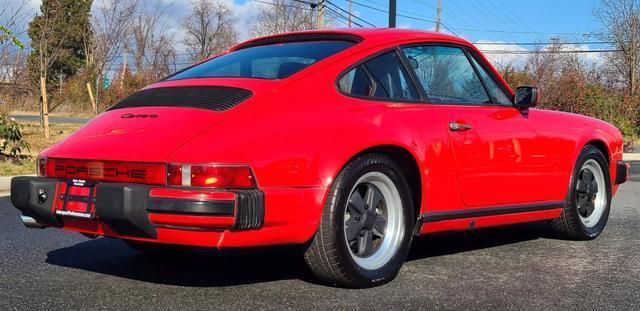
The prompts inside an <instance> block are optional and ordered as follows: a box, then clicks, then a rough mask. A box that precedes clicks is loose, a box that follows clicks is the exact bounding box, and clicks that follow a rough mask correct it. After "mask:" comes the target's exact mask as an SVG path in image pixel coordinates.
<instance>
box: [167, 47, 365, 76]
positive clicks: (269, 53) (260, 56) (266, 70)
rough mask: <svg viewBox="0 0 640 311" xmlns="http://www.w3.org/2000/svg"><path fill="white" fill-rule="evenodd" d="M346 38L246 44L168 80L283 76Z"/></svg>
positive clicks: (332, 49)
mask: <svg viewBox="0 0 640 311" xmlns="http://www.w3.org/2000/svg"><path fill="white" fill-rule="evenodd" d="M352 45H354V43H353V42H347V41H306V42H290V43H282V44H272V45H262V46H254V47H248V48H245V49H241V50H238V51H234V52H231V53H229V54H225V55H222V56H219V57H216V58H214V59H211V60H209V61H206V62H204V63H202V64H199V65H196V66H194V67H191V68H188V69H186V70H184V71H182V72H179V73H177V74H175V75H173V76H171V77H169V79H167V80H180V79H190V78H216V77H240V78H261V79H284V78H286V77H288V76H290V75H292V74H294V73H296V72H298V71H300V70H302V69H304V68H306V67H308V66H310V65H312V64H313V63H315V62H317V61H320V60H322V59H324V58H327V57H329V56H331V55H333V54H336V53H338V52H340V51H342V50H344V49H346V48H348V47H350V46H352Z"/></svg>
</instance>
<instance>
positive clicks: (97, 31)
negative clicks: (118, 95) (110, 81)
mask: <svg viewBox="0 0 640 311" xmlns="http://www.w3.org/2000/svg"><path fill="white" fill-rule="evenodd" d="M138 5H139V1H138V0H102V1H99V2H98V3H97V4H96V6H95V7H94V10H93V16H92V17H93V20H92V29H93V39H90V37H87V40H85V42H86V43H85V45H86V47H87V49H86V50H87V67H88V68H91V69H92V70H93V72H94V74H95V75H96V76H97V78H96V95H95V97H96V102H97V103H98V105H99V103H100V100H99V99H100V88H101V84H102V82H103V78H104V74H105V73H106V72H107V71H108V70H109V69H110V68H109V67H110V65H112V64H113V62H114V61H115V60H116V59H118V58H119V57H120V56H122V53H123V52H124V50H125V47H126V44H127V39H128V38H129V35H130V34H131V31H132V25H133V22H132V21H133V18H134V16H135V13H136V12H137V10H138Z"/></svg>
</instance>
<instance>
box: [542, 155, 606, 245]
mask: <svg viewBox="0 0 640 311" xmlns="http://www.w3.org/2000/svg"><path fill="white" fill-rule="evenodd" d="M610 176H611V175H610V174H609V166H608V162H607V159H606V158H605V156H604V155H603V154H602V152H601V151H600V150H598V148H596V147H594V146H592V145H587V146H586V147H584V149H582V152H580V155H579V156H578V159H577V161H576V166H575V168H574V170H573V175H572V177H571V183H570V187H569V193H568V194H567V206H566V207H565V208H564V210H563V211H562V214H561V215H560V217H558V218H556V219H554V220H553V221H551V227H552V228H553V229H554V230H555V231H556V232H558V233H559V234H560V235H561V236H564V237H568V238H572V239H577V240H591V239H595V238H596V237H598V235H600V233H602V231H603V230H604V227H605V226H606V224H607V220H608V218H609V208H610V206H611V177H610Z"/></svg>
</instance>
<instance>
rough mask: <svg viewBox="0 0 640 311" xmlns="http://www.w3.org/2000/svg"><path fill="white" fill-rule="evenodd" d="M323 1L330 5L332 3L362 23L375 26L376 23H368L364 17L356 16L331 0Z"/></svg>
mask: <svg viewBox="0 0 640 311" xmlns="http://www.w3.org/2000/svg"><path fill="white" fill-rule="evenodd" d="M325 2H326V3H327V4H330V5H332V6H334V7H336V8H338V9H339V10H340V11H342V12H344V13H346V14H347V15H348V16H351V17H353V18H355V19H357V20H359V21H361V22H363V23H365V24H367V25H369V26H371V27H376V25H374V24H372V23H370V22H368V21H366V20H364V19H362V18H360V17H359V16H356V15H354V14H352V13H349V11H347V10H345V9H343V8H341V7H339V6H338V5H336V4H334V3H333V2H331V1H329V0H326V1H325ZM325 7H326V6H325ZM352 22H353V21H352ZM354 24H355V23H354ZM356 25H357V24H356Z"/></svg>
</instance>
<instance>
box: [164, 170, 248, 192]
mask: <svg viewBox="0 0 640 311" xmlns="http://www.w3.org/2000/svg"><path fill="white" fill-rule="evenodd" d="M167 185H169V186H185V187H207V188H225V189H250V188H256V186H257V184H256V179H255V177H254V176H253V172H252V171H251V168H250V167H249V166H246V165H194V164H169V165H168V166H167Z"/></svg>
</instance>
